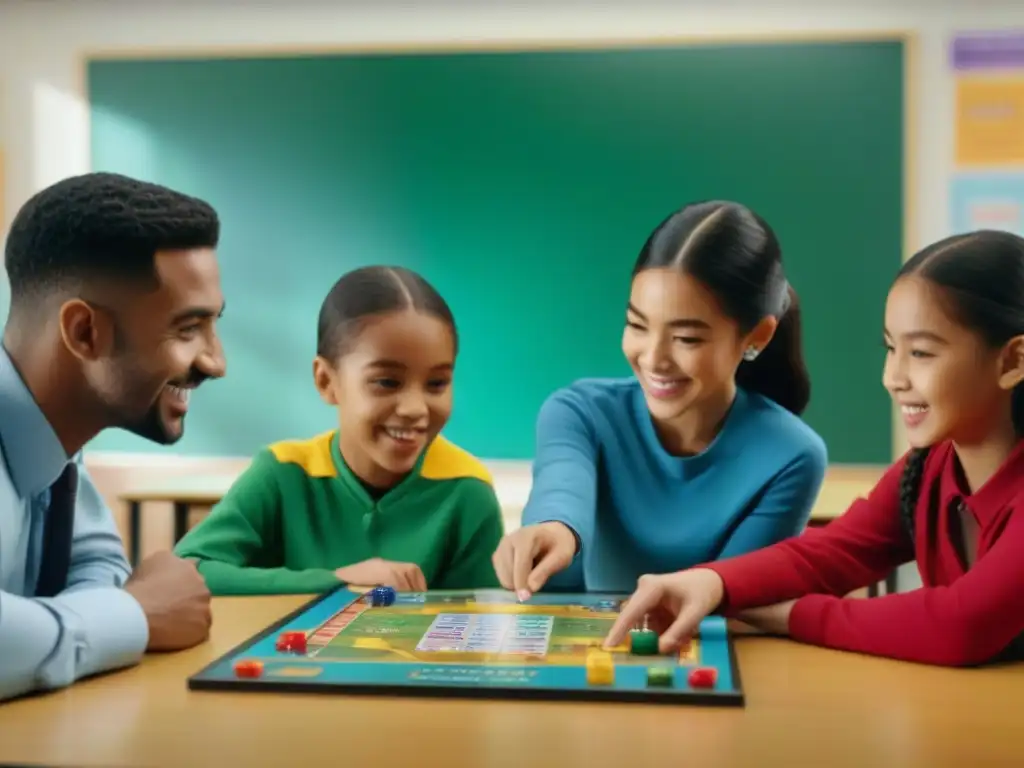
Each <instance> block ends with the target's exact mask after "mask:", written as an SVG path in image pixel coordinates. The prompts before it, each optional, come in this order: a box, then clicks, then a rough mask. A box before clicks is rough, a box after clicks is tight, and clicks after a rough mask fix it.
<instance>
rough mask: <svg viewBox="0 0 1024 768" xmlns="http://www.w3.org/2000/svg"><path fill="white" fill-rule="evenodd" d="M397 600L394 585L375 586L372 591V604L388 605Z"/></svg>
mask: <svg viewBox="0 0 1024 768" xmlns="http://www.w3.org/2000/svg"><path fill="white" fill-rule="evenodd" d="M394 602H395V589H394V587H374V588H373V591H372V592H371V593H370V605H373V606H378V607H379V606H388V605H391V604H392V603H394Z"/></svg>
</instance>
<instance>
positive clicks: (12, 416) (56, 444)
mask: <svg viewBox="0 0 1024 768" xmlns="http://www.w3.org/2000/svg"><path fill="white" fill-rule="evenodd" d="M0 446H2V448H3V460H4V462H5V463H6V464H7V471H8V473H9V474H10V476H11V482H12V483H13V484H14V488H15V490H17V492H18V495H19V496H21V497H22V498H31V497H33V496H37V495H39V494H40V493H42V492H43V491H45V490H46V489H47V488H49V487H50V486H51V485H53V483H54V482H55V481H56V480H57V478H58V477H60V473H61V472H63V471H64V466H65V465H66V464H67V463H68V456H67V454H66V453H65V452H64V446H62V445H61V443H60V439H59V438H58V437H57V433H56V432H54V431H53V427H51V426H50V422H48V421H47V420H46V416H44V415H43V412H42V411H41V410H40V409H39V405H38V403H36V401H35V398H34V397H33V396H32V393H31V392H29V389H28V387H27V386H26V385H25V381H24V380H23V379H22V378H21V374H20V373H19V372H18V369H17V368H15V366H14V362H13V361H12V360H11V358H10V355H9V354H8V353H7V350H6V349H5V348H4V347H3V345H0Z"/></svg>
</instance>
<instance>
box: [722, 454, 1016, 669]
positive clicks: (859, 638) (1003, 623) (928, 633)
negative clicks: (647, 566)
mask: <svg viewBox="0 0 1024 768" xmlns="http://www.w3.org/2000/svg"><path fill="white" fill-rule="evenodd" d="M905 461H906V457H903V458H902V459H900V461H898V462H897V463H896V464H895V465H893V466H892V467H891V468H890V469H889V470H888V471H887V472H886V474H885V475H884V476H883V477H882V479H881V480H880V481H879V482H878V485H876V486H875V488H874V489H873V490H872V491H871V493H870V494H868V496H867V497H866V498H861V499H858V500H857V501H856V502H854V504H853V505H852V506H851V507H850V509H849V510H848V511H847V512H846V513H845V514H844V515H842V516H841V517H839V518H838V519H836V520H835V521H833V522H831V523H830V524H829V525H828V526H826V527H824V528H810V529H808V530H807V531H805V532H804V533H803V534H801V535H800V536H797V537H795V538H792V539H788V540H786V541H783V542H781V543H779V544H776V545H774V546H771V547H767V548H765V549H762V550H759V551H756V552H752V553H750V554H747V555H741V556H739V557H735V558H731V559H728V560H723V561H720V562H717V563H708V564H705V565H704V566H703V567H707V568H711V569H712V570H714V571H716V572H717V573H718V574H719V575H720V576H721V577H722V579H723V581H724V583H725V601H724V602H723V604H722V606H721V611H722V612H723V613H724V614H725V615H735V614H736V613H737V612H738V611H741V610H743V609H745V608H754V607H760V606H765V605H773V604H775V603H779V602H783V601H786V600H791V599H794V598H799V599H798V600H797V602H796V603H795V605H794V606H793V610H792V613H791V614H790V618H789V634H790V636H791V637H792V638H794V639H796V640H799V641H802V642H807V643H813V644H816V645H821V646H826V647H831V648H837V649H841V650H848V651H856V652H862V653H868V654H873V655H878V656H887V657H891V658H896V659H903V660H907V661H916V662H922V663H928V664H938V665H944V666H968V665H975V664H981V663H984V662H987V661H991V660H993V659H994V658H995V657H997V656H1000V655H1001V654H1003V653H1004V651H1007V649H1008V648H1010V647H1011V643H1014V641H1015V640H1016V639H1018V638H1020V637H1021V635H1022V634H1024V441H1022V442H1021V443H1018V445H1017V448H1016V449H1015V450H1014V451H1013V453H1012V454H1011V455H1010V456H1009V457H1008V458H1007V460H1006V461H1005V462H1004V463H1003V465H1002V466H1001V467H1000V469H999V470H998V471H997V472H996V474H995V475H993V476H992V477H991V478H990V479H989V480H988V482H986V483H985V484H984V485H983V486H982V487H981V488H979V489H978V490H977V491H976V492H975V493H970V492H969V490H968V489H967V487H966V484H965V483H964V480H963V478H962V475H961V472H960V470H959V468H958V462H957V460H956V457H955V452H954V449H953V446H952V444H950V443H942V444H939V445H937V446H935V447H934V448H933V449H932V450H931V452H930V454H929V455H928V458H927V459H926V462H925V466H924V471H923V475H922V480H921V491H920V493H919V495H918V500H917V505H916V508H915V527H916V531H915V537H914V541H913V542H911V538H910V536H909V534H908V532H907V531H906V529H905V527H904V525H903V523H902V521H901V519H900V513H899V508H900V499H899V486H900V476H901V473H902V471H903V465H904V463H905ZM960 505H963V506H965V507H966V509H967V510H968V513H969V514H973V516H974V518H975V519H976V520H977V523H978V529H979V530H978V546H977V552H976V559H975V562H974V564H973V565H969V564H968V563H967V562H965V561H964V560H963V558H962V557H961V555H960V553H959V551H958V549H957V546H956V543H955V541H956V540H955V539H954V536H955V535H958V534H957V533H956V532H958V531H960V520H959V515H960V512H959V507H960ZM914 559H916V561H917V565H918V569H919V571H920V573H921V581H922V583H923V587H922V588H921V589H917V590H914V591H911V592H905V593H897V594H892V595H884V596H881V597H877V598H872V599H849V598H844V597H843V596H844V595H848V594H849V593H850V592H852V591H853V590H855V589H858V588H860V587H864V586H866V585H868V584H872V583H875V582H877V581H879V580H881V579H883V578H885V576H886V574H887V573H889V572H891V571H892V570H893V569H894V568H896V567H898V566H899V565H901V564H903V563H906V562H909V561H911V560H914ZM1014 645H1016V644H1015V643H1014Z"/></svg>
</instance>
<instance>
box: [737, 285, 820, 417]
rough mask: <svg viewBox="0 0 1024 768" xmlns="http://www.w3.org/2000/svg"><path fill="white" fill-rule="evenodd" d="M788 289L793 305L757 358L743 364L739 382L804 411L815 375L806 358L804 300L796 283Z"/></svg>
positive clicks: (800, 412)
mask: <svg viewBox="0 0 1024 768" xmlns="http://www.w3.org/2000/svg"><path fill="white" fill-rule="evenodd" d="M787 290H788V292H789V297H788V298H789V301H788V304H789V306H788V307H787V308H786V310H785V311H784V312H783V313H782V316H781V317H780V318H779V321H778V323H779V324H778V326H777V327H776V328H775V335H774V336H773V337H772V340H771V341H770V342H769V343H768V345H767V346H766V347H765V348H764V349H763V350H761V352H760V353H759V354H758V356H757V357H756V358H754V359H753V360H749V361H747V360H745V361H743V362H742V363H741V364H740V367H739V369H738V370H737V371H736V383H737V384H738V385H739V386H741V387H743V388H744V389H746V390H749V391H752V392H757V393H758V394H761V395H764V396H765V397H767V398H769V399H770V400H774V401H775V402H776V403H778V404H779V405H781V406H782V407H783V408H785V409H786V410H787V411H791V412H792V413H795V414H797V415H800V414H802V413H803V412H804V409H805V408H807V404H808V403H809V402H810V400H811V377H810V374H808V372H807V364H806V363H805V362H804V351H803V329H802V327H801V323H800V302H799V299H798V298H797V295H796V291H794V290H793V288H792V286H789V287H788V289H787Z"/></svg>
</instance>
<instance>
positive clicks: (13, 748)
mask: <svg viewBox="0 0 1024 768" xmlns="http://www.w3.org/2000/svg"><path fill="white" fill-rule="evenodd" d="M307 599H308V598H305V597H257V598H217V599H215V601H214V629H213V634H212V637H211V639H210V641H209V642H208V643H205V644H203V645H202V646H200V647H198V648H195V649H192V650H189V651H185V652H182V653H177V654H168V655H154V656H149V657H147V658H146V659H145V660H144V661H143V663H142V664H141V665H139V666H138V667H135V668H133V669H129V670H126V671H122V672H117V673H113V674H109V675H105V676H102V677H97V678H94V679H92V680H88V681H84V682H81V683H78V684H77V685H75V686H72V687H71V688H68V689H66V690H63V691H59V692H56V693H51V694H46V695H42V696H37V697H32V698H27V699H22V700H19V701H14V702H9V703H7V704H2V705H0V763H4V762H6V763H19V762H20V763H35V764H45V765H104V766H164V765H166V766H190V767H193V766H204V765H210V766H217V767H218V768H227V766H230V765H233V764H237V765H246V766H262V765H268V766H284V765H291V766H301V765H319V766H335V765H380V766H392V765H395V766H397V765H407V766H417V767H418V766H432V765H443V766H446V768H459V767H460V766H474V768H480V767H481V766H514V767H515V768H533V767H534V766H558V768H572V767H573V766H586V767H587V768H593V767H594V766H605V765H607V766H630V765H632V766H638V768H647V766H660V765H670V766H674V768H678V766H682V765H687V766H702V767H703V766H719V765H721V766H750V765H761V766H776V765H780V766H782V765H786V766H826V765H827V766H830V768H832V767H842V766H856V767H857V768H865V766H899V767H900V768H914V767H915V766H921V767H922V768H924V767H925V766H927V768H941V767H942V766H956V768H963V767H964V766H984V765H1024V738H1021V733H1020V730H1021V726H1020V713H1021V711H1022V710H1024V665H1017V666H1007V667H999V668H996V667H993V668H987V669H972V670H950V669H941V668H932V667H926V666H923V665H914V664H906V663H900V662H894V661H889V660H884V659H874V658H869V657H864V656H859V655H855V654H847V653H841V652H837V651H828V650H824V649H820V648H812V647H808V646H802V645H799V644H797V643H795V642H791V641H788V640H780V639H775V638H765V637H751V636H743V637H738V638H737V640H736V645H737V652H738V659H739V666H740V675H741V680H742V681H743V685H744V688H745V691H746V697H747V705H746V707H745V708H742V709H731V708H721V709H717V708H698V707H680V706H669V705H647V704H617V703H615V704H613V703H569V702H544V701H532V702H530V701H502V700H488V701H481V700H458V699H413V698H409V699H405V698H397V697H376V696H352V697H345V696H335V695H286V694H268V693H251V694H239V693H210V692H198V691H189V690H188V689H187V688H186V678H187V677H188V676H189V675H191V674H193V673H194V672H196V671H198V670H199V669H200V668H202V667H203V666H205V665H206V664H207V663H209V662H210V661H212V660H214V659H215V658H217V657H218V656H220V655H221V654H223V653H225V652H227V651H228V650H230V649H231V648H233V647H234V646H235V645H237V644H238V643H240V642H242V641H244V640H246V639H248V637H250V636H251V635H252V634H254V633H255V632H257V631H259V630H261V629H263V628H264V627H265V626H266V625H268V624H270V623H272V622H273V621H275V620H276V619H278V618H279V617H281V616H282V615H284V614H286V613H288V612H289V611H291V610H292V609H293V608H295V607H297V606H298V605H299V604H300V603H302V602H305V601H306V600H307ZM375 734H376V735H375Z"/></svg>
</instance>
